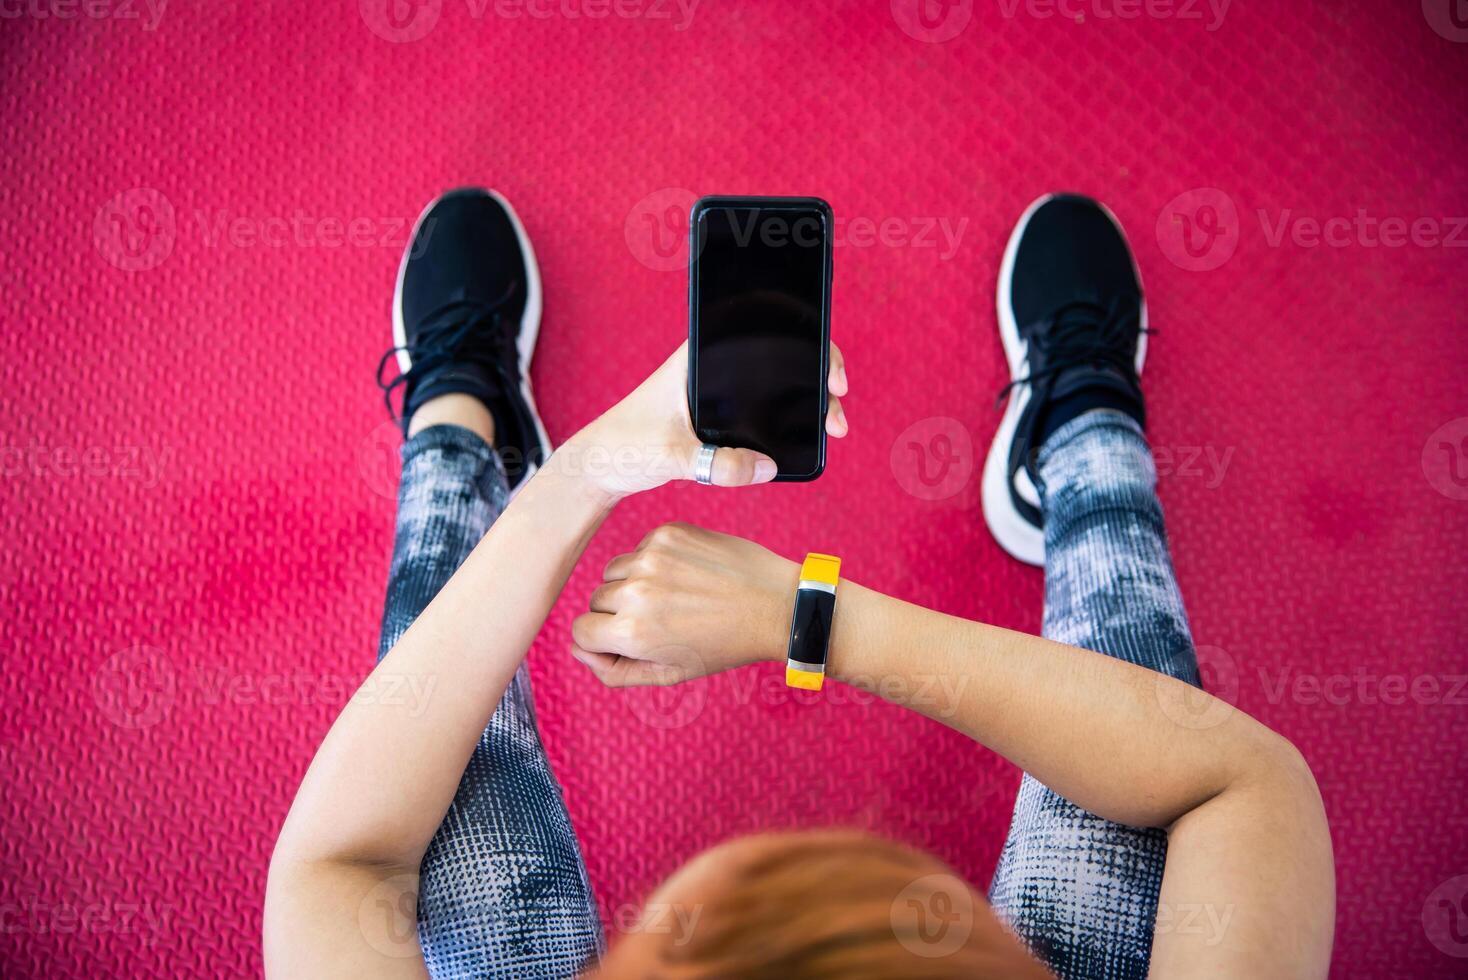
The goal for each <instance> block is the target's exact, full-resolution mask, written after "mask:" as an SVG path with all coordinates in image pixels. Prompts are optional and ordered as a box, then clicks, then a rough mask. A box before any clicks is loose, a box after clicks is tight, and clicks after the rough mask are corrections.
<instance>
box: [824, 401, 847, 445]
mask: <svg viewBox="0 0 1468 980" xmlns="http://www.w3.org/2000/svg"><path fill="white" fill-rule="evenodd" d="M848 431H849V426H847V424H846V407H845V406H844V405H842V404H841V399H839V398H832V399H831V400H830V403H829V404H828V405H827V406H826V435H828V436H833V437H834V438H837V439H840V438H842V437H843V436H845V435H846V433H847V432H848Z"/></svg>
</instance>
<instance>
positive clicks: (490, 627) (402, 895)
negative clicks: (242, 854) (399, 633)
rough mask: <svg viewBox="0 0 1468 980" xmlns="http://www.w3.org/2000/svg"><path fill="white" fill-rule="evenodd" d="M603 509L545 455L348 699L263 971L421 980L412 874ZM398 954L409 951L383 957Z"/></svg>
mask: <svg viewBox="0 0 1468 980" xmlns="http://www.w3.org/2000/svg"><path fill="white" fill-rule="evenodd" d="M611 506H612V498H610V497H608V496H606V495H605V494H603V493H601V492H600V491H599V490H597V489H596V487H595V486H594V485H593V484H591V483H589V482H587V481H584V480H581V479H579V478H577V477H574V476H570V475H568V474H566V473H565V472H564V466H563V464H562V463H560V462H558V460H557V457H556V456H555V455H552V456H551V458H550V460H549V462H548V463H547V465H546V467H545V468H544V469H542V470H541V471H540V472H538V473H537V474H536V475H535V476H534V477H532V478H531V480H530V482H529V483H528V484H527V485H526V487H525V489H524V490H523V491H522V492H521V493H520V495H519V496H518V497H516V499H515V501H514V503H513V504H511V505H510V507H509V508H507V509H506V510H505V512H504V513H503V514H502V515H501V516H500V518H499V520H497V521H495V523H494V525H493V527H491V528H490V531H489V533H488V534H487V535H485V537H484V539H483V540H482V541H481V542H480V543H479V545H478V546H477V547H476V548H475V549H474V551H473V553H472V554H470V556H469V557H468V559H467V560H466V561H465V562H464V564H463V565H462V566H461V567H460V568H459V570H458V572H457V573H455V575H454V576H453V578H451V579H450V580H449V582H448V584H447V585H445V586H444V588H443V590H442V591H441V592H439V594H438V595H437V596H436V597H435V598H434V599H433V601H432V602H431V603H430V604H429V606H428V608H427V609H425V610H424V612H423V614H422V615H421V616H420V617H419V618H418V620H417V621H416V622H414V623H413V625H412V626H411V627H409V629H408V631H407V632H406V633H405V634H404V635H403V637H402V639H400V640H399V641H398V643H397V645H396V646H394V647H393V649H392V650H391V651H390V652H389V653H388V654H387V656H386V657H384V658H383V659H382V661H381V662H380V663H379V664H378V665H377V668H376V669H375V670H374V671H373V672H372V674H371V675H370V676H369V677H368V679H367V681H366V682H365V684H364V686H363V688H362V690H361V692H359V695H358V696H357V697H354V698H353V699H352V700H351V701H349V702H348V703H347V705H346V707H345V708H344V709H343V710H342V713H341V714H340V716H338V718H337V720H336V722H335V723H334V724H333V725H332V727H331V731H330V732H329V733H328V734H327V736H326V740H325V741H324V742H323V743H322V745H321V748H320V749H319V750H318V751H317V753H316V758H315V759H314V760H313V761H312V763H311V766H310V768H309V769H308V770H307V772H306V777H305V779H304V780H303V781H302V783H301V788H300V790H299V792H298V793H297V794H296V800H295V803H294V804H293V805H292V807H291V812H290V815H289V817H288V818H287V819H286V822H285V826H284V828H283V829H282V830H281V834H280V839H279V841H278V842H277V843H276V847H275V853H274V855H273V857H272V859H271V870H270V882H269V886H268V890H267V895H266V910H265V921H266V929H265V953H266V958H267V966H268V967H269V969H270V972H272V973H278V974H280V975H286V976H326V975H334V974H339V973H347V972H353V971H354V970H355V969H360V968H370V969H371V970H372V971H378V970H381V969H383V968H391V969H393V970H394V971H396V970H402V971H403V972H404V974H405V975H421V974H422V970H423V966H422V962H421V959H418V958H417V957H416V956H414V955H413V954H414V953H416V952H417V950H416V916H415V914H414V910H415V895H416V884H417V871H418V865H419V863H420V862H421V861H422V859H423V853H424V851H425V850H426V848H427V846H428V843H429V841H430V840H432V838H433V834H434V832H435V831H436V830H437V828H438V825H439V823H440V822H441V821H442V819H443V815H444V813H445V812H446V811H447V810H448V807H449V804H450V803H451V802H453V798H454V793H455V791H456V790H457V788H458V785H459V780H460V778H461V777H462V775H463V773H464V767H465V766H466V765H468V762H469V758H470V756H471V755H472V754H473V752H474V747H475V745H476V744H477V743H478V741H479V737H480V734H481V733H482V732H483V731H484V728H485V726H486V725H487V724H489V719H490V716H491V715H492V714H493V713H494V710H495V707H496V706H497V705H498V704H499V701H500V698H501V697H502V696H503V695H504V692H505V688H506V687H507V686H508V685H509V683H510V680H511V679H512V678H513V677H514V674H515V671H516V670H517V669H518V668H519V666H520V661H521V660H522V659H523V657H524V655H525V651H526V650H527V649H528V648H529V646H530V643H531V640H532V639H533V638H534V636H535V633H536V631H537V630H538V629H539V628H540V625H541V623H542V621H543V620H544V618H545V616H546V613H547V612H548V611H549V610H550V607H551V605H552V604H553V603H554V602H555V600H556V597H557V596H558V595H559V594H560V591H561V587H562V586H563V585H564V584H565V581H566V578H567V576H568V575H569V574H570V572H571V569H572V567H574V565H575V564H576V560H577V559H578V558H579V557H580V556H581V552H582V550H583V549H584V548H585V546H586V542H587V541H588V540H589V539H590V538H591V535H592V534H593V533H594V532H595V531H596V529H597V527H598V526H600V524H601V522H602V520H603V519H604V518H605V517H606V515H607V513H608V512H609V511H610V509H611ZM511 568H513V569H514V573H513V574H507V573H506V571H507V570H508V569H511ZM387 690H416V691H420V692H427V694H426V707H425V704H424V703H423V702H422V700H421V699H420V698H414V699H399V698H386V697H370V696H368V695H367V692H381V691H387ZM379 929H380V930H381V931H380V932H379V931H378V930H379ZM395 949H401V951H402V952H403V953H404V956H403V957H402V958H400V959H398V958H394V957H393V956H391V954H390V953H389V955H388V956H387V957H386V958H385V957H384V956H383V955H382V954H383V953H384V952H385V951H391V950H395ZM374 975H375V972H374Z"/></svg>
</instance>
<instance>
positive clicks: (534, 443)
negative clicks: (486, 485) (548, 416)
mask: <svg viewBox="0 0 1468 980" xmlns="http://www.w3.org/2000/svg"><path fill="white" fill-rule="evenodd" d="M540 308H541V293H540V270H539V269H538V268H536V265H535V250H534V249H533V248H531V246H530V239H529V237H528V236H527V235H526V234H525V227H524V226H523V225H522V224H521V223H520V219H519V217H517V216H516V214H515V211H514V209H513V208H511V207H510V205H509V202H507V201H506V200H505V199H504V198H502V197H500V196H499V195H498V194H496V193H495V192H494V191H488V190H482V189H479V188H473V187H470V188H462V189H460V190H455V191H449V192H448V193H447V194H444V195H443V196H442V197H440V198H438V200H436V201H434V202H433V203H432V204H430V205H428V207H427V208H426V209H425V210H424V212H423V214H422V215H421V216H420V217H419V218H418V223H417V224H416V225H414V226H413V237H412V240H411V241H410V242H409V244H408V249H407V251H406V252H405V253H404V254H403V263H402V265H401V266H400V267H399V268H398V285H397V294H396V296H395V298H394V300H393V349H392V350H390V351H388V352H387V353H386V354H384V355H383V357H382V361H381V362H380V363H379V364H378V366H377V382H378V384H379V385H381V386H382V389H383V397H384V399H385V400H386V401H387V407H388V411H389V412H392V411H393V406H392V392H393V390H394V389H395V388H398V387H402V389H403V404H402V411H401V412H400V413H397V414H399V415H400V416H401V418H402V425H403V432H404V434H406V433H407V431H408V423H409V421H410V420H411V419H412V417H413V412H414V411H416V410H417V408H418V406H419V405H422V404H423V403H424V402H426V401H428V400H429V399H431V398H437V397H439V396H440V395H447V394H452V393H461V394H467V395H473V396H474V397H475V398H478V399H479V400H480V401H482V402H484V404H485V406H486V407H487V408H488V409H489V412H490V414H491V415H492V416H493V417H494V427H495V450H496V451H497V452H498V453H499V455H500V459H501V460H503V461H504V464H505V470H506V472H507V473H508V475H509V478H510V489H511V490H512V491H514V490H516V489H518V488H519V487H521V486H523V485H524V483H525V481H526V480H528V479H529V478H530V476H531V475H532V474H534V472H535V471H536V469H538V468H539V467H540V465H541V464H542V463H544V462H545V458H546V457H547V456H548V455H549V454H550V451H551V445H550V439H549V438H548V437H547V436H546V433H545V426H544V425H543V424H542V423H541V421H540V415H539V413H537V412H536V410H535V399H534V398H533V397H532V396H531V394H530V359H531V357H532V356H533V355H534V353H535V338H536V335H537V334H538V333H539V332H540ZM394 354H396V355H397V361H398V368H399V371H400V372H401V373H400V374H399V376H398V377H396V378H394V379H392V381H390V382H386V383H384V382H383V380H382V372H383V369H384V368H385V367H386V366H387V361H388V358H389V357H390V356H392V355H394Z"/></svg>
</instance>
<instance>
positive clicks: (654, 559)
mask: <svg viewBox="0 0 1468 980" xmlns="http://www.w3.org/2000/svg"><path fill="white" fill-rule="evenodd" d="M799 578H800V566H799V565H797V564H796V563H795V562H793V561H789V560H787V559H785V558H781V557H780V556H779V555H777V554H775V553H773V552H771V551H769V550H768V549H765V548H762V547H760V546H759V545H757V544H755V543H754V542H753V541H746V540H745V539H743V538H738V537H734V536H733V535H728V534H719V533H718V532H716V531H706V530H704V529H703V528H699V527H693V526H692V525H689V524H664V525H663V526H662V527H659V528H657V529H656V530H654V531H653V532H652V533H651V534H649V535H648V536H647V537H646V538H644V539H643V541H642V544H640V545H638V547H637V550H636V551H634V552H632V553H631V554H629V555H618V556H617V557H616V558H613V559H612V560H611V562H610V563H609V564H608V565H607V569H606V573H605V579H606V581H604V582H603V583H602V584H601V585H600V586H599V587H598V588H597V589H596V591H595V592H593V593H592V595H591V611H590V612H587V613H584V614H582V615H580V616H578V617H576V620H575V622H573V623H572V624H571V635H572V637H573V638H574V640H575V645H574V646H573V647H572V648H571V654H572V656H574V657H575V658H576V659H577V660H580V661H581V662H582V663H583V664H585V665H586V666H587V667H589V668H591V671H592V672H593V673H594V674H596V676H597V677H599V678H600V679H601V681H602V683H604V684H606V685H607V686H608V687H640V686H648V685H667V684H676V683H679V682H680V681H686V680H691V679H692V678H695V677H702V676H704V675H706V674H716V673H718V672H719V671H721V670H729V669H730V668H733V667H742V666H744V665H745V664H751V663H755V662H757V661H761V660H779V661H783V660H784V658H785V647H786V643H787V641H788V639H789V630H790V615H791V609H792V607H793V605H794V601H795V586H796V584H797V582H798V581H799Z"/></svg>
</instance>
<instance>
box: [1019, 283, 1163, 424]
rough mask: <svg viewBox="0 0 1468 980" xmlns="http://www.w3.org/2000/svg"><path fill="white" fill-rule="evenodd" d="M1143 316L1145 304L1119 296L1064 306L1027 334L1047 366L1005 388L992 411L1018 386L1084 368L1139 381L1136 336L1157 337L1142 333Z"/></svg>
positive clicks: (1146, 331) (1148, 332)
mask: <svg viewBox="0 0 1468 980" xmlns="http://www.w3.org/2000/svg"><path fill="white" fill-rule="evenodd" d="M1141 317H1142V305H1141V301H1140V300H1139V299H1138V298H1137V297H1135V296H1118V297H1116V298H1115V299H1113V300H1112V301H1111V302H1110V303H1108V304H1107V305H1105V306H1102V305H1101V304H1099V303H1093V302H1091V301H1089V300H1077V301H1075V302H1071V303H1066V304H1065V305H1064V306H1062V307H1060V309H1058V310H1056V311H1055V312H1054V313H1053V314H1051V315H1050V316H1049V317H1048V318H1047V319H1046V320H1044V321H1043V322H1042V324H1041V326H1042V327H1044V329H1039V330H1036V329H1033V328H1026V329H1025V333H1026V334H1027V335H1028V339H1029V342H1030V344H1031V345H1033V346H1034V347H1036V348H1038V349H1039V350H1040V351H1041V353H1043V355H1044V357H1043V358H1042V360H1043V362H1044V364H1045V366H1044V367H1043V368H1041V369H1040V370H1038V371H1033V370H1032V371H1031V372H1030V373H1029V374H1027V375H1025V376H1024V377H1023V378H1015V379H1014V380H1013V381H1011V382H1009V384H1007V385H1005V386H1004V388H1003V389H1002V390H1000V392H999V397H998V398H996V399H995V400H994V407H995V408H996V409H998V408H1001V407H1003V405H1004V399H1005V397H1006V396H1007V395H1008V394H1009V393H1010V391H1011V390H1013V389H1014V388H1016V387H1018V386H1019V385H1023V384H1027V385H1034V384H1036V383H1037V382H1041V381H1045V380H1047V379H1050V378H1053V377H1055V376H1056V375H1057V374H1059V373H1060V372H1062V371H1066V370H1069V369H1070V368H1073V367H1076V366H1077V365H1080V364H1090V365H1092V366H1094V367H1111V368H1114V369H1116V370H1117V371H1119V372H1120V373H1121V375H1122V377H1124V378H1129V379H1131V380H1132V381H1133V382H1135V381H1136V354H1135V350H1136V348H1135V346H1134V341H1135V340H1136V339H1137V336H1138V334H1142V333H1147V334H1152V333H1155V332H1156V331H1153V330H1142V329H1141Z"/></svg>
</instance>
